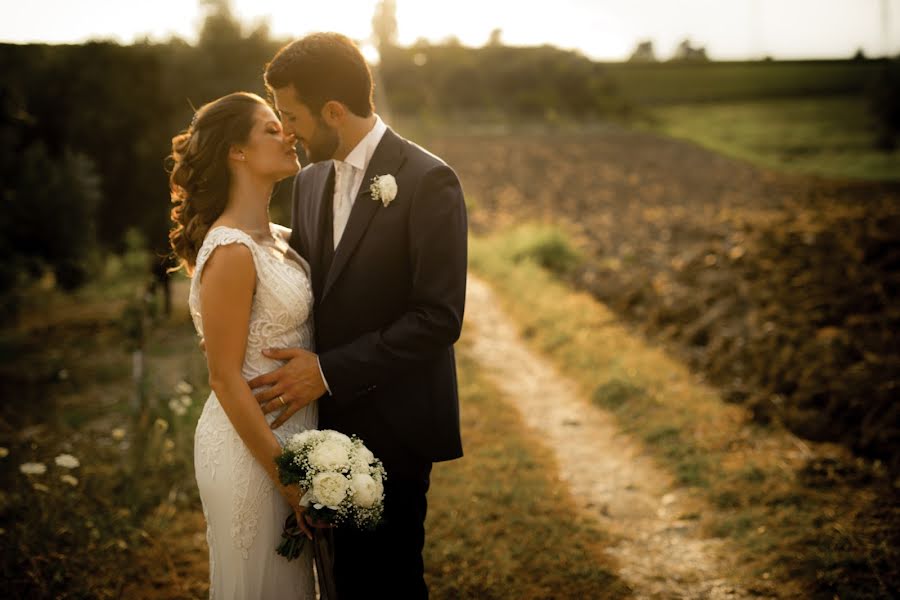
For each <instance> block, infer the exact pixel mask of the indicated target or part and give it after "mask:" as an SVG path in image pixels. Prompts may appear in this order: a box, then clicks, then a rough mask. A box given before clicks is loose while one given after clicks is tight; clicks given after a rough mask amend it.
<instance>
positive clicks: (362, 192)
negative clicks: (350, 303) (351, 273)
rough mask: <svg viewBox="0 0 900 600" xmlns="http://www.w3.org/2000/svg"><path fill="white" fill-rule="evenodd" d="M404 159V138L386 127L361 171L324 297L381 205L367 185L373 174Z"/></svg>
mask: <svg viewBox="0 0 900 600" xmlns="http://www.w3.org/2000/svg"><path fill="white" fill-rule="evenodd" d="M403 160H404V151H403V139H402V138H401V137H400V136H398V135H397V134H396V133H394V132H393V131H392V130H391V129H390V128H388V129H387V130H386V131H385V132H384V135H383V136H382V138H381V141H380V142H379V143H378V147H376V148H375V153H374V154H373V155H372V160H370V161H369V166H368V168H367V169H366V173H365V175H363V180H362V185H360V187H359V193H357V195H356V200H354V202H353V209H352V210H351V211H350V217H349V218H348V220H347V226H346V227H345V228H344V233H343V235H342V236H341V241H340V243H339V244H338V247H337V248H336V249H335V254H334V259H333V260H332V261H331V268H330V269H329V270H328V277H327V278H326V279H325V289H324V290H323V291H322V298H323V299H324V298H325V296H327V295H328V292H329V290H331V287H332V286H333V285H334V282H335V281H336V280H337V278H338V276H339V275H340V274H341V271H342V270H343V269H344V267H345V266H346V265H347V261H349V260H350V257H351V256H352V255H353V251H354V250H355V249H356V246H357V245H358V244H359V241H360V240H361V239H362V238H363V235H364V234H365V233H366V230H367V229H368V227H369V223H370V222H371V221H372V217H374V216H375V213H376V212H378V210H379V209H381V208H383V206H382V204H381V202H377V201H375V200H373V199H372V192H371V190H370V189H369V186H370V185H371V183H372V178H373V177H375V176H376V175H387V174H391V175H395V174H396V173H397V171H398V170H399V169H400V166H401V165H402V164H403ZM332 170H333V169H332ZM330 225H331V224H330V223H329V226H330Z"/></svg>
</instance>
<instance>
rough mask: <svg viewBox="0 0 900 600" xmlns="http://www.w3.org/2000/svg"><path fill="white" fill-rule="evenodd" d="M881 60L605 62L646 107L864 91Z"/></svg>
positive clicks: (632, 96) (619, 85) (626, 92)
mask: <svg viewBox="0 0 900 600" xmlns="http://www.w3.org/2000/svg"><path fill="white" fill-rule="evenodd" d="M880 66H881V65H880V63H878V62H876V61H867V60H862V61H853V60H817V61H755V62H694V63H691V62H688V63H683V62H682V63H677V62H676V63H673V62H664V63H647V64H636V63H606V64H604V68H605V71H606V73H607V74H608V75H609V77H610V78H611V79H612V81H613V82H614V83H615V86H616V89H617V90H618V91H619V92H620V93H621V94H622V95H624V96H625V97H626V98H628V99H629V100H631V101H633V102H636V103H638V104H641V105H648V104H650V105H654V104H676V103H684V102H711V101H736V100H750V99H761V98H786V97H801V96H830V95H845V94H859V93H861V92H863V91H864V90H865V89H866V86H867V85H868V84H869V82H870V81H871V80H872V79H873V78H874V77H875V76H876V75H877V73H878V70H879V68H880Z"/></svg>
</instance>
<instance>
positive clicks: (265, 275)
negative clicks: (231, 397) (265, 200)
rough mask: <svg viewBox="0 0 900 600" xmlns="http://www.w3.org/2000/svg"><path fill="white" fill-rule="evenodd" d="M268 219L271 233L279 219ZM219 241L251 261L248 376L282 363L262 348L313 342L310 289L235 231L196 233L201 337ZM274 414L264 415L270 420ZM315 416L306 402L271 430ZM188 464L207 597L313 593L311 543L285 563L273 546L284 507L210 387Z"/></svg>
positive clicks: (302, 276)
mask: <svg viewBox="0 0 900 600" xmlns="http://www.w3.org/2000/svg"><path fill="white" fill-rule="evenodd" d="M272 227H273V232H276V233H277V229H276V228H278V227H279V226H277V225H272ZM226 244H243V245H245V246H247V247H248V248H249V249H250V251H251V253H252V254H253V262H254V264H255V266H256V290H255V292H254V295H253V304H252V308H251V312H250V327H249V334H248V338H247V352H246V354H245V356H244V365H243V370H242V374H243V376H244V377H245V378H246V379H248V380H249V379H251V378H253V377H255V376H257V375H260V374H262V373H266V372H269V371H272V370H273V369H275V368H277V367H279V366H280V365H281V364H282V363H281V362H280V361H276V360H272V359H269V358H266V357H265V356H263V355H262V353H261V350H262V349H263V348H291V347H300V348H305V349H311V348H312V345H313V331H312V322H311V320H310V319H311V317H312V302H313V295H312V288H311V286H310V280H309V276H308V270H306V269H304V266H305V265H303V266H301V264H300V263H298V262H296V261H294V260H290V259H287V258H285V257H284V256H283V255H277V254H276V253H275V252H274V251H273V250H272V249H271V248H269V247H267V246H263V245H261V244H258V243H257V242H255V241H254V240H253V238H251V237H250V236H249V235H248V234H247V233H245V232H243V231H241V230H239V229H233V228H230V227H216V228H214V229H212V230H210V231H209V232H208V233H207V235H206V239H204V240H203V244H202V246H201V247H200V251H199V253H198V254H197V261H196V266H195V269H194V276H193V280H192V281H191V291H190V300H189V305H190V311H191V317H192V318H193V321H194V326H195V327H196V329H197V332H198V333H199V334H200V335H201V336H202V335H203V322H202V319H201V317H200V276H201V274H202V273H203V265H204V264H205V263H206V261H207V260H208V259H209V257H210V256H211V255H212V253H213V252H214V251H215V249H216V248H218V247H219V246H222V245H226ZM297 258H298V259H299V257H297ZM300 260H302V259H300ZM277 412H278V411H276V412H275V413H271V414H269V415H267V420H268V421H269V422H270V423H271V422H272V421H273V420H274V419H275V417H276V415H277ZM317 420H318V414H317V407H316V405H315V403H313V404H311V405H309V406H307V407H306V408H304V409H302V410H300V411H298V412H297V413H296V414H294V415H293V416H292V417H291V418H290V419H289V420H288V421H287V422H286V423H284V425H282V426H281V427H279V428H278V429H276V430H274V433H275V436H276V437H277V438H278V440H279V441H280V442H281V443H282V444H284V442H285V441H286V440H287V439H288V438H289V437H290V436H292V435H293V434H295V433H297V432H300V431H303V430H305V429H314V428H315V427H316V425H317ZM194 469H195V473H196V477H197V485H198V487H199V488H200V498H201V499H202V501H203V514H204V516H205V517H206V540H207V542H208V544H209V571H210V575H209V576H210V589H209V595H210V598H215V599H222V598H234V599H242V600H253V599H270V598H275V599H277V598H290V599H292V600H297V599H303V598H315V584H314V578H313V572H312V551H311V548H310V545H307V546H306V548H305V551H304V553H303V554H302V555H301V556H300V557H299V558H298V559H296V560H294V561H290V562H289V561H287V560H286V559H285V558H284V557H281V556H279V555H278V554H277V553H276V552H275V548H276V547H277V546H278V543H279V542H280V540H281V531H282V527H283V525H284V521H285V518H287V516H288V514H289V513H290V510H291V509H290V507H289V506H288V504H287V502H286V501H285V500H284V498H283V497H282V496H281V494H280V493H278V490H277V489H276V488H275V486H274V484H273V483H272V481H271V479H269V477H268V475H267V474H266V472H265V471H264V470H263V468H262V466H260V464H259V463H258V462H257V461H256V459H255V458H254V457H253V455H252V454H251V453H250V450H249V449H248V448H247V446H246V445H244V442H243V441H242V440H241V438H240V437H239V436H238V434H237V432H236V431H235V429H234V427H233V426H232V425H231V422H230V421H229V420H228V416H227V415H226V414H225V411H224V410H223V409H222V406H221V405H220V404H219V401H218V399H217V398H216V395H215V392H213V393H211V394H210V396H209V398H208V399H207V401H206V404H205V405H204V407H203V412H202V414H201V415H200V420H199V422H198V423H197V431H196V434H195V438H194Z"/></svg>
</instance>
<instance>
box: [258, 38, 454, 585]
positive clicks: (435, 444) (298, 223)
mask: <svg viewBox="0 0 900 600" xmlns="http://www.w3.org/2000/svg"><path fill="white" fill-rule="evenodd" d="M265 80H266V86H267V87H268V89H269V90H270V92H271V94H272V96H273V97H274V100H275V105H276V108H277V109H278V111H279V113H280V115H281V118H282V122H283V127H284V130H285V132H286V133H287V134H292V135H294V136H296V138H297V140H298V141H299V142H300V143H301V144H302V145H303V147H304V149H305V150H306V154H307V156H308V158H309V160H310V161H311V163H312V164H310V165H308V166H307V167H306V168H304V169H303V170H302V171H301V172H300V173H299V174H298V175H297V177H296V179H295V181H294V188H293V217H292V220H291V221H292V223H291V225H292V228H293V232H292V235H291V239H290V245H291V246H292V247H293V248H294V249H295V250H296V251H297V252H298V253H299V254H300V255H301V256H303V257H304V258H305V259H306V260H307V261H308V262H309V264H310V266H311V270H312V285H313V291H314V293H315V299H316V302H315V315H314V316H315V330H316V351H317V353H318V354H313V353H310V352H306V351H304V350H300V349H296V348H293V349H277V350H273V351H268V352H267V353H266V354H267V356H270V357H272V358H277V359H281V360H287V361H288V362H287V363H286V364H285V365H284V366H283V367H281V368H280V369H278V370H276V371H273V372H272V373H269V374H266V375H263V376H260V377H258V378H257V379H255V380H252V381H251V382H250V385H251V387H254V388H255V387H257V386H260V385H264V384H270V385H272V386H273V387H272V388H270V389H269V390H267V391H265V392H260V393H259V394H257V399H258V400H259V401H260V403H261V404H262V405H263V410H264V411H265V412H267V413H268V412H272V411H275V410H282V412H281V414H280V416H279V418H278V419H277V420H276V421H275V422H274V423H273V427H276V426H278V425H280V424H281V423H283V422H284V421H285V420H287V418H288V417H290V416H291V415H292V414H293V413H295V412H296V411H298V410H300V409H301V408H302V407H303V406H305V405H307V404H309V403H310V402H313V401H314V400H317V399H318V400H319V428H320V429H336V430H338V431H341V432H343V433H346V434H356V435H357V436H359V437H360V438H361V439H362V440H363V442H364V443H365V444H366V445H367V446H368V447H369V448H370V449H371V450H372V452H374V453H375V455H376V456H378V457H379V458H381V459H382V461H383V462H384V465H385V469H386V471H387V480H386V482H385V523H384V525H382V526H381V527H379V528H378V529H377V530H375V531H374V532H357V531H350V530H344V529H340V528H338V529H337V530H335V567H334V568H335V578H336V581H337V587H338V590H337V591H338V596H339V597H340V598H341V600H348V599H353V598H364V597H372V596H373V595H375V596H377V595H378V592H377V591H376V590H378V589H379V588H381V589H384V588H385V587H387V588H389V589H390V590H391V594H392V596H393V597H397V598H427V597H428V589H427V587H426V586H425V581H424V579H423V570H424V567H423V562H422V548H423V546H424V543H425V528H424V521H425V512H426V506H427V505H426V493H427V491H428V486H429V477H430V473H431V465H432V463H433V462H437V461H444V460H451V459H455V458H459V457H460V456H462V444H461V441H460V432H459V402H458V398H457V389H456V365H455V361H454V355H453V344H454V342H455V341H456V340H457V338H458V337H459V334H460V329H461V327H462V320H463V308H464V304H465V288H466V236H467V225H466V209H465V204H464V201H463V193H462V189H461V187H460V184H459V180H458V179H457V177H456V174H455V173H454V172H453V170H452V169H451V168H450V167H448V166H447V165H446V164H445V163H444V162H443V161H441V160H440V159H439V158H437V157H435V156H434V155H432V154H430V153H428V152H426V151H425V150H423V149H422V148H420V147H419V146H416V145H415V144H413V143H411V142H409V141H407V140H405V139H403V138H401V137H400V136H398V135H397V134H396V133H394V132H393V131H392V130H391V129H390V128H388V127H387V126H386V125H385V124H384V122H383V121H382V120H381V119H380V118H379V117H378V115H376V114H375V112H374V106H373V102H372V90H373V86H372V77H371V73H370V72H369V68H368V66H367V65H366V62H365V60H364V59H363V56H362V54H361V53H360V52H359V49H358V48H357V47H356V46H355V45H354V44H353V42H351V41H350V40H349V39H348V38H346V37H344V36H342V35H339V34H335V33H316V34H313V35H309V36H307V37H304V38H302V39H300V40H297V41H295V42H293V43H291V44H289V45H287V46H285V47H284V48H282V49H281V50H279V51H278V53H277V54H276V55H275V57H274V58H273V59H272V61H271V62H270V63H269V64H268V65H267V67H266V73H265ZM373 184H374V185H373Z"/></svg>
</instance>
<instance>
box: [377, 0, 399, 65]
mask: <svg viewBox="0 0 900 600" xmlns="http://www.w3.org/2000/svg"><path fill="white" fill-rule="evenodd" d="M372 33H373V34H374V36H375V44H376V45H377V46H378V51H379V52H381V53H382V54H383V53H384V51H385V50H387V49H388V48H392V47H394V46H396V45H397V2H396V0H381V2H379V3H378V5H377V6H376V7H375V15H374V16H373V17H372Z"/></svg>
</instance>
